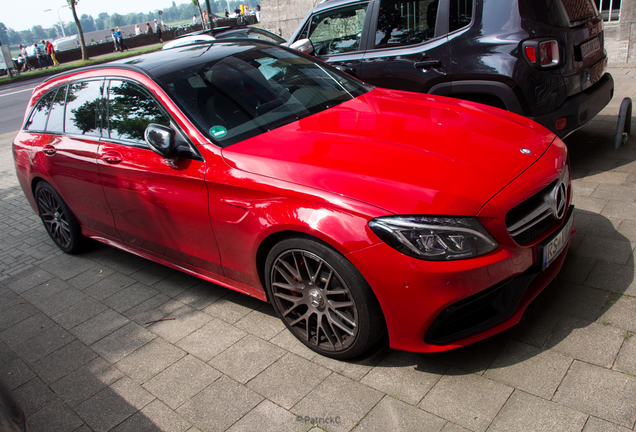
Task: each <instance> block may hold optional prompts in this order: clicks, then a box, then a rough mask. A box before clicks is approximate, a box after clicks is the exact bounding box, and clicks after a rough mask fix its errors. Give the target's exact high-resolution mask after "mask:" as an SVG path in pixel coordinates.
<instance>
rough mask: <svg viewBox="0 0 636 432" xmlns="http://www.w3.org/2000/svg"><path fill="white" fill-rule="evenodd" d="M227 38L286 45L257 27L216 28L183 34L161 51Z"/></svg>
mask: <svg viewBox="0 0 636 432" xmlns="http://www.w3.org/2000/svg"><path fill="white" fill-rule="evenodd" d="M229 38H248V39H258V40H265V41H269V42H274V43H277V44H283V43H287V41H286V40H285V39H283V38H282V37H280V36H277V35H275V34H274V33H272V32H269V31H267V30H263V29H260V28H257V27H242V28H232V27H217V28H214V29H212V30H200V31H196V32H192V33H188V34H185V35H183V36H179V37H176V38H175V39H173V40H171V41H170V42H167V43H166V44H164V46H163V49H170V48H174V47H179V46H184V45H191V44H194V43H198V42H207V41H211V40H214V39H229Z"/></svg>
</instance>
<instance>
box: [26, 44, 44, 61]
mask: <svg viewBox="0 0 636 432" xmlns="http://www.w3.org/2000/svg"><path fill="white" fill-rule="evenodd" d="M24 48H25V49H26V52H27V57H28V58H35V48H34V47H33V44H29V45H26V46H25V47H24ZM38 48H40V49H41V50H42V53H43V54H46V47H45V46H44V45H43V44H42V43H40V42H38Z"/></svg>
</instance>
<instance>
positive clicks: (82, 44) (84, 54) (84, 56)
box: [67, 0, 88, 60]
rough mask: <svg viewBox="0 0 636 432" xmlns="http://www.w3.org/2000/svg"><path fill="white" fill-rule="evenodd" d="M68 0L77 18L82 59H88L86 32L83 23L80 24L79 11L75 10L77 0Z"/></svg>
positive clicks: (74, 17) (75, 18) (74, 16)
mask: <svg viewBox="0 0 636 432" xmlns="http://www.w3.org/2000/svg"><path fill="white" fill-rule="evenodd" d="M67 1H68V4H69V5H70V6H71V11H72V12H73V19H74V20H75V25H76V26H77V35H78V37H79V43H80V48H81V49H82V60H88V52H87V51H86V43H85V42H84V32H83V31H82V25H81V24H80V21H79V18H77V12H75V3H76V1H77V0H67Z"/></svg>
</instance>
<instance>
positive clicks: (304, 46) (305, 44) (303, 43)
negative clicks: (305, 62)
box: [289, 39, 314, 55]
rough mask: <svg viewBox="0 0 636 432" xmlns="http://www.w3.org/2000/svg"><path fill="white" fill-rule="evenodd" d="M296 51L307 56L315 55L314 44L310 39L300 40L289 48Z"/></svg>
mask: <svg viewBox="0 0 636 432" xmlns="http://www.w3.org/2000/svg"><path fill="white" fill-rule="evenodd" d="M289 47H290V48H292V49H295V50H296V51H300V52H301V53H305V54H309V55H311V54H313V52H314V44H312V43H311V41H310V40H309V39H298V40H297V41H296V42H294V43H293V44H291V45H290V46H289Z"/></svg>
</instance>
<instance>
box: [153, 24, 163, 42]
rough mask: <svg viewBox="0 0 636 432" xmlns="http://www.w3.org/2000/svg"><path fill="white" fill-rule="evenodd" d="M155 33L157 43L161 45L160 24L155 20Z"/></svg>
mask: <svg viewBox="0 0 636 432" xmlns="http://www.w3.org/2000/svg"><path fill="white" fill-rule="evenodd" d="M155 32H157V39H159V42H161V43H163V38H162V37H161V24H160V23H158V22H157V20H155Z"/></svg>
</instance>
